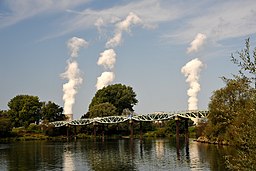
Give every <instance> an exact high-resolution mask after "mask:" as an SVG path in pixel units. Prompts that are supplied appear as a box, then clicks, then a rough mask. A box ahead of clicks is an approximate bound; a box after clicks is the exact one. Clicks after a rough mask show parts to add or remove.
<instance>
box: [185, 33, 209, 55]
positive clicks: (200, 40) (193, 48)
mask: <svg viewBox="0 0 256 171" xmlns="http://www.w3.org/2000/svg"><path fill="white" fill-rule="evenodd" d="M205 39H206V35H204V34H202V33H198V34H197V35H196V37H195V39H194V40H193V41H192V42H191V43H190V47H189V48H188V49H187V53H192V52H197V51H198V49H199V48H200V47H201V46H202V45H203V44H204V41H205Z"/></svg>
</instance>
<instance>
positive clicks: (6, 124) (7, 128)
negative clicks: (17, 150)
mask: <svg viewBox="0 0 256 171" xmlns="http://www.w3.org/2000/svg"><path fill="white" fill-rule="evenodd" d="M0 125H1V126H0V137H6V136H8V135H9V134H10V132H11V130H12V125H11V120H10V118H9V117H8V115H7V111H3V110H0Z"/></svg>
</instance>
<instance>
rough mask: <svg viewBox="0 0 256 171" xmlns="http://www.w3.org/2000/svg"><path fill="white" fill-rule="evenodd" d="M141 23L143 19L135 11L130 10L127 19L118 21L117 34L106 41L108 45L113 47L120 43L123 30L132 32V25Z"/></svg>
mask: <svg viewBox="0 0 256 171" xmlns="http://www.w3.org/2000/svg"><path fill="white" fill-rule="evenodd" d="M139 23H141V19H140V18H139V17H138V16H137V15H135V14H134V13H132V12H130V13H129V15H128V16H127V17H126V19H125V20H123V21H121V22H119V23H117V25H116V31H115V35H114V37H113V38H111V39H110V40H109V41H108V42H107V43H106V47H107V48H110V47H112V48H113V47H116V46H117V45H119V44H120V43H121V41H122V32H123V31H126V32H130V27H131V25H135V24H139Z"/></svg>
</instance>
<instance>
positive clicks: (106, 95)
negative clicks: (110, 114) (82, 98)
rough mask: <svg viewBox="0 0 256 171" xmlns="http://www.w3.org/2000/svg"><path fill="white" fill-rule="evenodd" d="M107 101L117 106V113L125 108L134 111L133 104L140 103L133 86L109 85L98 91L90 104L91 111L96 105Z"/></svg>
mask: <svg viewBox="0 0 256 171" xmlns="http://www.w3.org/2000/svg"><path fill="white" fill-rule="evenodd" d="M107 102H108V103H110V104H112V105H113V106H114V107H116V109H117V114H118V115H121V114H122V112H123V110H124V109H129V110H130V111H134V110H133V106H134V105H136V104H137V103H138V100H137V99H136V94H135V92H134V91H133V89H132V87H130V86H125V85H122V84H114V85H109V86H107V87H104V88H102V89H100V90H98V91H97V92H96V94H95V96H94V97H93V99H92V101H91V104H90V105H89V112H91V110H92V109H93V107H94V106H96V105H99V104H101V103H107Z"/></svg>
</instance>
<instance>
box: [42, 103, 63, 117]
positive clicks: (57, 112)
mask: <svg viewBox="0 0 256 171" xmlns="http://www.w3.org/2000/svg"><path fill="white" fill-rule="evenodd" d="M62 112H63V108H62V107H60V106H59V105H57V104H55V103H54V102H51V101H48V103H45V102H44V103H43V106H42V110H41V115H42V118H41V119H42V120H47V121H49V122H53V121H61V120H65V115H64V114H62Z"/></svg>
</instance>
